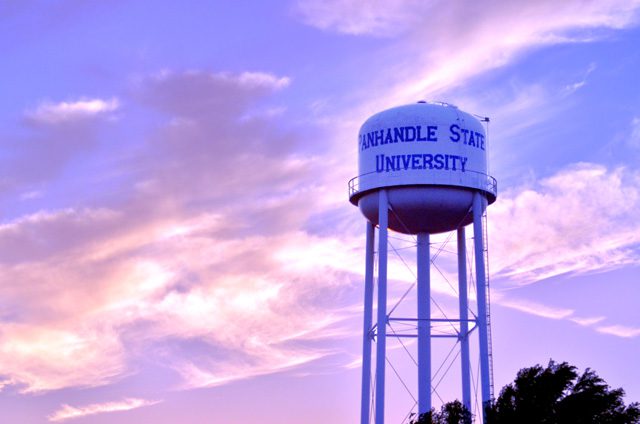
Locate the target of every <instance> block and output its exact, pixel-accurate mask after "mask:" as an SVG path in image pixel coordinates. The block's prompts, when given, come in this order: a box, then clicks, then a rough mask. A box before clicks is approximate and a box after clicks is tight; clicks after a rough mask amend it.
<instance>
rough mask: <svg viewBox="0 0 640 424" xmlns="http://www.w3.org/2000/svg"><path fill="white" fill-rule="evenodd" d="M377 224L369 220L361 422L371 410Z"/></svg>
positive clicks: (367, 418) (367, 421)
mask: <svg viewBox="0 0 640 424" xmlns="http://www.w3.org/2000/svg"><path fill="white" fill-rule="evenodd" d="M374 243H375V226H374V225H373V224H372V223H371V222H369V221H367V240H366V254H365V270H364V323H363V328H362V398H361V404H360V423H361V424H369V411H370V410H371V408H370V406H371V326H372V323H373V246H374Z"/></svg>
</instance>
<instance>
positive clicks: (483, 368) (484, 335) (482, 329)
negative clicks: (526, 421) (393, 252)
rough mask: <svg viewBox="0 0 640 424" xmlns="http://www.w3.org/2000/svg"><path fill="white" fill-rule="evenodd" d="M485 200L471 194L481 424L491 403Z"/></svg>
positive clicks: (477, 193) (479, 195)
mask: <svg viewBox="0 0 640 424" xmlns="http://www.w3.org/2000/svg"><path fill="white" fill-rule="evenodd" d="M485 207H486V199H485V198H484V196H483V195H482V194H480V192H479V191H476V192H475V193H474V194H473V242H474V247H475V259H476V288H477V291H478V295H477V299H478V321H477V323H478V339H479V344H480V377H481V384H480V388H481V391H482V416H483V420H482V422H484V423H486V412H485V411H486V407H487V406H488V405H489V403H490V402H491V376H490V375H489V331H488V328H487V293H486V290H487V278H486V272H485V262H484V233H483V231H482V214H483V213H484V208H485Z"/></svg>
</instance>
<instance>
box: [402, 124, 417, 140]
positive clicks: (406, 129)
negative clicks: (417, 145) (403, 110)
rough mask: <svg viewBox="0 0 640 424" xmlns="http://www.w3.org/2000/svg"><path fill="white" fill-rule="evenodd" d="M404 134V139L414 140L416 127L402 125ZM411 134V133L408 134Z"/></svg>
mask: <svg viewBox="0 0 640 424" xmlns="http://www.w3.org/2000/svg"><path fill="white" fill-rule="evenodd" d="M404 131H405V136H406V137H407V138H406V139H405V141H415V140H416V129H415V128H414V127H404ZM409 134H411V135H409Z"/></svg>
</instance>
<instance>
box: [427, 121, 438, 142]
mask: <svg viewBox="0 0 640 424" xmlns="http://www.w3.org/2000/svg"><path fill="white" fill-rule="evenodd" d="M437 129H438V126H437V125H429V126H428V127H427V141H438V137H437V136H436V130H437Z"/></svg>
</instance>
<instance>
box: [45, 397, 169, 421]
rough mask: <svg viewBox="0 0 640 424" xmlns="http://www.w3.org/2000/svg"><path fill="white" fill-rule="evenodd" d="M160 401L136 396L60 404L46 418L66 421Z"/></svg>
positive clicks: (126, 409) (154, 403)
mask: <svg viewBox="0 0 640 424" xmlns="http://www.w3.org/2000/svg"><path fill="white" fill-rule="evenodd" d="M158 403H160V401H155V400H146V399H138V398H127V399H124V400H121V401H117V402H107V403H94V404H91V405H86V406H80V407H75V406H70V405H66V404H65V405H62V407H61V408H60V409H59V410H57V411H55V412H54V413H53V414H51V415H49V416H48V417H47V418H48V420H49V421H51V422H59V421H66V420H69V419H73V418H80V417H86V416H89V415H96V414H105V413H109V412H118V411H130V410H132V409H137V408H142V407H144V406H151V405H156V404H158Z"/></svg>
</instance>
